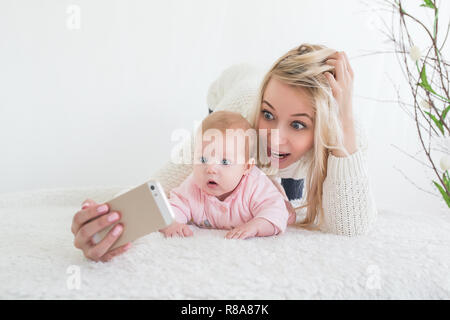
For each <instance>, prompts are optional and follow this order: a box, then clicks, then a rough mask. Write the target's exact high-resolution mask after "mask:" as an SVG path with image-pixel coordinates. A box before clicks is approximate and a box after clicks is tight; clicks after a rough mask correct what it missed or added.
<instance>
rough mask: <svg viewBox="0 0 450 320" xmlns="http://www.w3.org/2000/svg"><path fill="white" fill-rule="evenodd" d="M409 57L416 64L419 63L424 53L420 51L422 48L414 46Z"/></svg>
mask: <svg viewBox="0 0 450 320" xmlns="http://www.w3.org/2000/svg"><path fill="white" fill-rule="evenodd" d="M409 56H410V57H411V60H412V61H414V62H417V61H419V59H420V57H421V56H422V52H421V51H420V48H419V47H418V46H413V47H412V48H411V49H410V50H409Z"/></svg>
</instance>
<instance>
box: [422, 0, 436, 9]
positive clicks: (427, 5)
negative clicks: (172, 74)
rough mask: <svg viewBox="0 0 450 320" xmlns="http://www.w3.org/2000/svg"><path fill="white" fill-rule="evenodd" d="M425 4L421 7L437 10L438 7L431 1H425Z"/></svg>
mask: <svg viewBox="0 0 450 320" xmlns="http://www.w3.org/2000/svg"><path fill="white" fill-rule="evenodd" d="M423 2H424V3H423V4H421V5H420V6H421V7H426V8H431V9H436V7H435V6H434V4H433V2H431V0H424V1H423Z"/></svg>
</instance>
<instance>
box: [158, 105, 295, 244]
mask: <svg viewBox="0 0 450 320" xmlns="http://www.w3.org/2000/svg"><path fill="white" fill-rule="evenodd" d="M249 129H251V130H249ZM247 130H249V132H251V131H252V128H251V125H250V123H249V122H248V121H247V120H246V119H245V118H244V117H242V116H241V115H240V114H239V113H235V112H229V111H216V112H214V113H212V114H210V115H209V116H208V117H207V118H205V119H204V120H203V122H202V124H201V126H200V128H199V130H198V132H197V135H196V141H195V147H194V148H195V149H194V170H193V172H192V173H191V174H190V175H189V176H188V177H187V178H186V180H185V181H183V182H182V183H181V185H180V186H178V187H176V188H174V189H172V190H171V191H170V195H169V202H170V204H171V206H172V209H173V212H174V214H175V220H176V222H174V223H172V224H171V225H170V226H168V227H166V228H165V229H162V230H160V231H161V232H162V233H164V235H165V236H166V237H171V236H174V235H178V236H181V237H184V236H191V235H192V234H193V233H192V230H191V229H190V228H189V226H188V225H187V224H190V223H192V224H195V225H197V226H199V227H204V228H216V229H227V230H230V231H229V232H228V233H227V234H226V236H225V237H226V238H228V239H246V238H251V237H265V236H272V235H277V234H279V233H282V232H284V231H285V229H286V226H287V222H288V216H289V212H288V211H287V208H286V206H285V203H284V198H283V195H282V194H281V193H280V191H279V190H278V189H277V187H275V185H274V184H273V183H272V181H271V180H270V179H269V178H268V177H267V176H266V175H265V174H264V173H263V172H262V171H261V170H260V169H258V167H256V166H255V157H252V155H253V153H252V150H254V149H253V148H254V146H255V140H256V139H252V136H251V135H249V134H247V135H246V134H245V132H246V131H247ZM235 139H237V143H235Z"/></svg>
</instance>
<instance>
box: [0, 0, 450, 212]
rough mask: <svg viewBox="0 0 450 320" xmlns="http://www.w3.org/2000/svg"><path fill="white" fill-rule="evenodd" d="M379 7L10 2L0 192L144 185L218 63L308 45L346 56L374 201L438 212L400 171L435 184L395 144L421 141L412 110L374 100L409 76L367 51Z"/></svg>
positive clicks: (196, 110)
mask: <svg viewBox="0 0 450 320" xmlns="http://www.w3.org/2000/svg"><path fill="white" fill-rule="evenodd" d="M446 4H448V3H446ZM371 9H372V8H371V7H368V6H367V5H366V4H364V3H362V2H361V1H357V0H346V1H332V0H301V1H299V0H281V1H280V0H276V1H275V0H251V1H250V0H247V1H242V0H231V1H230V0H227V1H224V0H222V1H216V0H214V1H212V0H172V1H167V0H164V1H162V0H160V1H137V0H133V1H131V0H128V1H125V0H95V1H94V0H72V1H62V0H40V1H33V0H29V1H20V0H2V1H1V2H0V139H1V140H0V147H1V149H0V150H1V156H0V193H5V192H20V191H27V190H33V189H41V188H66V187H85V186H111V185H114V186H131V185H136V184H138V183H141V182H144V181H145V180H146V179H147V178H148V177H149V176H150V175H151V174H152V173H153V172H155V171H156V170H157V169H158V168H159V167H160V166H162V165H163V164H164V163H165V162H166V161H168V159H169V157H170V151H171V148H172V147H173V146H174V145H176V143H177V142H171V141H170V135H171V133H172V132H173V131H174V130H176V129H180V128H185V129H188V130H190V129H191V128H192V126H193V124H194V122H195V121H199V120H201V119H202V118H203V117H204V116H206V114H207V107H206V93H207V90H208V86H209V84H210V83H211V82H212V81H213V80H214V79H215V78H216V77H217V76H218V75H219V74H220V72H221V71H222V70H224V69H225V68H227V67H228V66H230V65H232V64H234V63H240V62H251V63H254V64H258V65H261V66H263V67H266V66H268V65H269V64H271V63H272V62H273V61H275V59H276V58H278V57H279V56H281V55H282V54H283V53H285V52H286V51H287V50H289V49H291V48H293V47H295V46H298V45H299V44H301V43H303V42H310V43H320V44H326V45H328V46H330V47H333V48H335V49H338V50H344V51H346V52H347V53H348V55H349V56H350V58H351V63H352V66H353V68H354V70H355V73H356V81H355V103H354V106H355V109H356V112H357V114H358V115H359V116H360V117H361V119H362V121H363V123H364V124H365V127H366V131H367V132H368V134H369V146H370V150H369V152H370V153H369V166H370V172H371V179H372V180H371V181H372V185H373V190H374V195H375V198H376V200H377V202H378V205H379V206H380V207H386V206H389V207H390V208H393V209H403V210H407V211H408V210H409V211H411V210H414V211H416V210H422V211H427V210H436V209H438V208H439V207H440V206H441V205H442V203H443V202H442V201H441V200H439V198H438V197H435V196H432V195H429V194H427V193H425V192H423V191H419V190H418V189H417V188H416V187H415V186H413V185H412V183H411V182H410V181H408V180H407V179H406V178H405V177H404V176H403V175H402V174H401V173H400V172H399V171H398V169H401V170H402V171H403V172H404V173H405V174H406V175H408V176H409V179H411V180H412V181H413V182H414V183H416V184H417V185H419V186H420V187H422V188H424V189H426V190H429V191H431V192H433V193H436V192H435V191H434V187H433V186H432V185H431V182H430V180H429V179H428V178H427V177H426V175H425V174H424V172H423V167H422V166H420V165H417V164H416V163H415V162H414V161H413V160H412V159H411V158H409V157H408V156H405V155H404V154H403V153H402V152H400V151H399V150H397V148H395V147H393V145H395V146H398V147H400V148H402V149H403V150H405V151H407V152H411V153H414V152H416V151H418V150H419V149H420V148H419V145H418V144H417V139H416V133H415V130H414V127H413V126H412V123H411V121H410V120H409V119H408V118H407V116H406V115H405V113H404V112H403V111H402V110H401V109H400V107H399V106H397V105H395V104H387V103H380V102H376V101H374V100H370V99H367V97H370V98H375V99H392V98H393V97H394V91H393V90H392V88H391V85H390V83H389V82H388V80H387V78H386V73H389V75H390V77H391V78H393V79H397V80H398V81H399V84H400V83H401V82H400V81H404V80H403V78H401V76H400V74H399V73H398V70H397V68H395V63H396V62H395V59H394V58H393V56H389V55H373V56H367V57H361V55H364V54H365V53H368V52H370V51H376V50H379V49H380V48H381V47H382V46H383V44H382V41H383V40H384V39H383V38H382V36H381V34H380V33H379V31H377V30H376V28H375V27H376V26H377V24H378V22H377V21H378V20H377V18H376V15H375V13H374V11H373V10H371ZM443 12H445V10H444V11H443ZM447 12H450V11H447ZM397 80H396V81H397ZM405 85H406V82H405ZM441 208H442V206H441Z"/></svg>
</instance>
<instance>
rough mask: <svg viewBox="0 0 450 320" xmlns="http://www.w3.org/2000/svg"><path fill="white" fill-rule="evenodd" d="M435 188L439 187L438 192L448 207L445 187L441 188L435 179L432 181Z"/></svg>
mask: <svg viewBox="0 0 450 320" xmlns="http://www.w3.org/2000/svg"><path fill="white" fill-rule="evenodd" d="M433 183H434V185H435V186H436V188H438V189H439V192H440V193H441V195H442V197H443V198H444V200H445V202H446V203H447V206H448V207H449V208H450V197H449V196H448V194H447V192H445V189H444V188H442V186H441V185H440V184H439V183H437V182H436V181H433Z"/></svg>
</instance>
